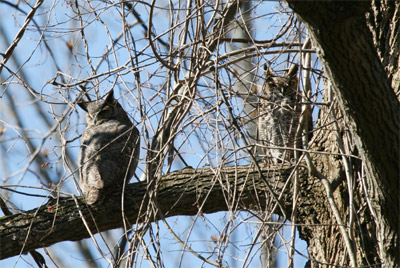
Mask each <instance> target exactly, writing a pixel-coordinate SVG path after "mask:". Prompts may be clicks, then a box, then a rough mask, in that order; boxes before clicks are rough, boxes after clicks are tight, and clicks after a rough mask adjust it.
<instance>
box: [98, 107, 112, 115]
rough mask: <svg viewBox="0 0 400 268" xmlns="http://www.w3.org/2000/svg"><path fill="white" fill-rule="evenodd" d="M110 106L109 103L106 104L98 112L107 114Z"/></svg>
mask: <svg viewBox="0 0 400 268" xmlns="http://www.w3.org/2000/svg"><path fill="white" fill-rule="evenodd" d="M111 109H112V107H111V106H109V105H106V106H104V107H103V109H101V111H100V112H99V114H101V115H104V114H107V113H109V112H110V111H111Z"/></svg>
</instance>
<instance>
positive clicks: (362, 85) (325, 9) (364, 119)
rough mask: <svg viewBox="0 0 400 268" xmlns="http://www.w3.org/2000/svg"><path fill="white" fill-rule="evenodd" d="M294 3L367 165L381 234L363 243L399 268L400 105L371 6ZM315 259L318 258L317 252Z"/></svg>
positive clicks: (369, 235) (372, 212)
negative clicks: (369, 16)
mask: <svg viewBox="0 0 400 268" xmlns="http://www.w3.org/2000/svg"><path fill="white" fill-rule="evenodd" d="M288 2H289V5H290V7H291V8H292V9H293V10H294V11H295V12H296V13H297V14H298V15H299V16H300V17H301V19H302V20H303V21H304V22H305V23H306V25H307V27H308V29H309V31H310V33H311V35H312V37H313V43H314V45H316V46H317V48H318V50H319V51H318V53H319V57H320V59H321V61H322V62H323V64H324V66H325V68H326V74H327V77H328V79H329V80H330V81H332V85H333V89H334V93H335V94H336V96H337V98H338V100H339V105H340V109H341V111H342V112H343V115H344V119H345V123H346V125H348V126H349V130H350V132H351V133H352V139H353V140H354V142H355V144H356V146H357V149H358V151H359V153H360V155H361V158H362V160H363V162H364V167H365V173H366V177H365V178H364V179H365V184H366V185H367V187H368V190H367V192H368V199H369V207H368V208H363V210H364V211H365V213H364V214H365V217H364V219H363V220H365V221H366V220H368V218H369V217H372V218H373V220H374V221H375V224H376V234H375V233H371V232H368V233H367V234H365V235H364V236H363V239H364V241H363V244H364V245H377V246H378V247H379V257H380V263H381V264H382V265H383V266H385V267H395V266H396V265H397V264H399V263H400V254H399V251H398V248H399V246H400V241H399V234H398V228H399V222H400V220H399V215H400V210H399V203H400V202H399V201H400V200H399V195H398V186H399V182H398V180H399V166H398V165H399V129H400V123H399V121H400V120H399V111H400V105H399V102H398V100H397V98H396V95H395V93H394V91H395V90H393V88H392V87H391V82H392V81H391V80H390V79H389V78H388V72H387V71H386V70H385V66H384V65H383V63H382V61H381V59H380V58H379V56H378V53H377V49H376V47H375V46H374V42H373V38H372V34H371V32H370V30H369V28H368V26H367V20H366V15H365V13H366V12H367V11H369V9H370V8H371V2H368V1H355V2H351V1H332V2H326V1H321V2H320V1H305V2H303V1H293V0H292V1H290V0H288ZM389 4H390V5H394V2H393V3H389ZM316 10H317V11H318V12H315V11H316ZM397 25H398V23H397ZM377 43H379V42H376V43H375V44H377ZM397 50H398V48H397ZM380 52H381V55H383V54H384V53H385V52H383V54H382V50H381V51H380ZM389 77H390V76H389ZM343 205H344V206H345V205H346V204H343ZM372 215H373V216H372ZM369 231H371V230H369ZM313 239H316V238H315V237H314V238H313ZM329 239H330V238H329ZM333 239H336V238H335V237H333ZM353 242H354V241H353ZM329 249H332V248H326V249H324V248H323V245H322V247H321V248H319V250H325V251H326V253H329ZM316 250H317V249H316ZM326 253H325V254H326ZM359 254H360V255H361V252H359ZM310 255H311V258H313V255H312V253H311V252H310ZM335 263H336V262H335ZM361 263H364V261H361ZM373 264H374V265H379V263H376V262H375V263H373Z"/></svg>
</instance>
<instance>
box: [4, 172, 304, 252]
mask: <svg viewBox="0 0 400 268" xmlns="http://www.w3.org/2000/svg"><path fill="white" fill-rule="evenodd" d="M292 169H293V168H290V167H287V168H284V169H274V170H263V172H262V174H263V176H260V175H259V173H258V172H257V170H256V169H254V167H249V166H245V167H237V168H234V167H231V168H225V169H222V170H220V172H219V173H218V174H219V175H218V176H216V174H215V170H213V169H184V170H182V171H179V172H174V173H171V174H169V175H166V176H165V177H163V178H162V179H161V180H160V184H159V185H158V200H159V211H160V212H161V213H162V214H163V216H164V217H170V216H175V215H196V214H198V213H199V212H202V213H213V212H217V211H224V210H228V209H229V207H230V206H231V205H232V203H236V202H237V203H236V204H237V205H239V207H241V208H242V209H253V210H259V209H262V207H263V206H264V205H265V200H266V196H267V198H271V197H270V196H269V194H268V192H266V191H265V189H266V185H265V180H268V182H269V183H270V184H271V185H274V186H275V187H276V189H275V190H276V191H280V190H282V189H283V186H284V184H285V180H286V179H285V178H287V177H288V176H289V174H290V172H291V171H292ZM302 170H303V173H302V177H301V178H302V182H303V183H304V187H305V188H307V187H308V186H307V185H308V181H307V180H306V179H305V177H306V176H307V173H306V172H305V170H304V169H302ZM213 182H215V183H213ZM219 182H222V183H219ZM286 189H289V190H287V192H290V183H289V184H288V185H287V188H286ZM234 191H236V193H237V196H235V197H234V198H233V195H232V193H233V192H234ZM146 192H147V186H146V184H145V183H135V184H130V185H129V186H128V188H127V190H126V199H125V207H124V211H125V218H126V220H127V221H128V224H130V225H132V224H135V223H137V222H141V221H143V218H144V214H146V211H144V212H142V213H140V209H139V207H140V206H141V204H142V201H143V200H144V206H143V207H144V208H146V207H147V205H146V204H147V201H146V198H147V196H146ZM227 196H230V197H232V198H231V200H226V197H227ZM268 196H269V197H268ZM284 196H286V197H287V198H286V197H285V198H286V199H285V200H282V204H283V206H284V207H285V208H290V207H291V200H290V194H286V195H284ZM304 201H305V202H306V203H305V204H304V207H305V208H307V207H308V205H311V204H312V202H311V203H310V204H308V205H307V203H308V202H309V199H304ZM120 204H121V196H120V194H119V193H118V192H116V193H114V194H111V195H110V196H109V197H108V198H107V200H103V201H101V203H99V204H97V205H95V206H90V207H88V206H87V205H86V204H85V203H84V202H83V201H82V198H77V199H75V200H74V199H72V198H61V199H59V200H57V201H49V202H48V203H47V204H45V205H43V206H41V207H39V208H37V209H33V210H31V211H27V212H25V213H21V214H15V215H13V216H8V217H2V218H0V259H4V258H8V257H11V256H15V255H18V254H22V253H27V252H29V251H31V250H33V249H36V248H41V247H46V246H50V245H52V244H55V243H58V242H61V241H67V240H70V241H76V240H81V239H84V238H88V237H90V233H89V232H88V230H87V228H86V227H85V225H84V223H83V220H82V218H81V216H80V212H81V214H82V215H83V216H84V219H85V220H86V222H87V224H88V226H89V228H90V231H91V232H92V233H93V234H95V233H98V232H102V231H106V230H110V229H115V228H118V227H123V221H122V213H121V205H120ZM93 220H94V221H93ZM154 220H156V219H152V221H154ZM94 222H95V224H94Z"/></svg>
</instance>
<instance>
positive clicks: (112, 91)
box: [104, 89, 115, 106]
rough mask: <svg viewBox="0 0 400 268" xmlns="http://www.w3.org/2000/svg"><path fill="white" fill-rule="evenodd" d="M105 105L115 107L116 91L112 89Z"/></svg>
mask: <svg viewBox="0 0 400 268" xmlns="http://www.w3.org/2000/svg"><path fill="white" fill-rule="evenodd" d="M104 103H107V104H110V105H112V106H114V105H115V99H114V89H111V90H110V91H109V92H108V93H107V96H106V99H105V100H104Z"/></svg>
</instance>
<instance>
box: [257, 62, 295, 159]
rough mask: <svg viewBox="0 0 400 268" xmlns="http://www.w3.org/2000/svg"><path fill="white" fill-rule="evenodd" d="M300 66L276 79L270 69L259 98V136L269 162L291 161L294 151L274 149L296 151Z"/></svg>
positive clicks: (292, 68) (267, 70) (266, 73)
mask: <svg viewBox="0 0 400 268" xmlns="http://www.w3.org/2000/svg"><path fill="white" fill-rule="evenodd" d="M297 70H298V66H297V65H293V66H292V67H291V68H290V69H289V70H288V71H287V72H286V74H285V75H283V76H274V75H273V74H272V71H271V69H270V68H269V67H268V68H267V69H266V72H265V82H264V86H263V88H262V92H261V94H260V101H259V109H258V132H259V139H260V141H261V144H262V145H263V149H262V151H263V154H264V156H265V157H266V160H267V162H269V161H270V160H272V162H273V163H275V164H277V163H279V162H284V161H286V160H290V159H291V158H292V156H293V151H292V150H285V149H279V148H273V147H286V148H293V147H294V141H295V134H296V129H297V126H298V123H299V112H298V108H299V107H298V105H297V104H298V102H299V94H298V90H297V86H298V79H297V76H296V75H297Z"/></svg>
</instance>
